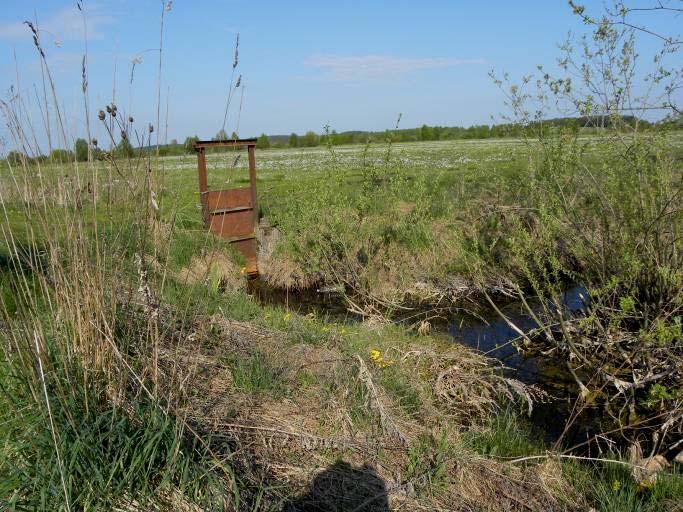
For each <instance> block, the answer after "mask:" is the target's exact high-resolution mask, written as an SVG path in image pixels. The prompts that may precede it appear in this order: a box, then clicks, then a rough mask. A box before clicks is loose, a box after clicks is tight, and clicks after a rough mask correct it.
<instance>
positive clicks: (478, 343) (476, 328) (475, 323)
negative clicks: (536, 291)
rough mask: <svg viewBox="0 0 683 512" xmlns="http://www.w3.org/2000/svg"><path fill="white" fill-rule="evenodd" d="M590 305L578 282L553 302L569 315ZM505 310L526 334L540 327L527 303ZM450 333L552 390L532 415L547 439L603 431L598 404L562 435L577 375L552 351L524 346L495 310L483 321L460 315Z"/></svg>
mask: <svg viewBox="0 0 683 512" xmlns="http://www.w3.org/2000/svg"><path fill="white" fill-rule="evenodd" d="M587 304H588V294H587V291H586V289H585V288H583V287H581V286H576V287H572V288H569V289H567V290H566V292H565V293H564V295H563V297H562V300H561V304H559V305H553V304H551V306H557V307H561V308H563V310H564V311H565V314H566V315H569V316H580V315H582V314H583V311H584V310H585V308H586V306H587ZM529 305H530V307H531V308H532V309H534V310H535V311H537V310H540V309H541V306H542V304H540V303H539V302H538V301H537V302H536V303H530V304H529ZM500 309H501V311H502V312H503V313H504V314H505V316H506V317H508V318H509V319H510V320H511V321H512V323H514V324H515V325H516V326H517V327H518V328H519V329H520V330H522V331H524V332H525V333H528V332H530V331H532V330H534V329H536V328H537V327H539V326H538V324H537V323H536V322H535V321H534V319H533V318H532V317H531V316H530V315H529V314H528V312H527V310H526V308H524V307H523V305H522V304H519V303H515V304H509V305H507V306H505V307H502V308H500ZM449 332H450V334H451V335H452V336H453V338H454V339H455V340H456V341H457V342H459V343H462V344H464V345H467V346H468V347H471V348H474V349H477V350H479V351H481V352H483V353H484V354H486V355H487V356H489V357H492V358H495V359H498V360H499V361H500V362H501V363H502V364H503V365H504V366H505V368H506V370H505V373H506V375H507V376H509V377H513V378H516V379H518V380H520V381H522V382H524V383H525V384H534V385H536V386H538V387H539V388H541V389H542V390H544V391H545V392H547V393H548V394H549V395H550V396H549V398H547V399H546V400H545V401H544V402H543V403H536V404H534V408H533V412H532V414H531V416H530V418H529V421H530V423H531V425H532V430H533V431H534V432H535V433H536V434H537V435H539V436H541V437H542V438H543V439H544V440H545V441H546V442H548V443H554V442H556V441H558V439H560V437H562V439H561V444H562V445H563V446H566V447H571V446H574V445H576V444H579V443H581V442H583V441H587V440H588V439H589V438H590V437H591V436H593V435H594V434H596V433H598V432H600V431H601V430H600V427H601V425H600V423H601V410H600V408H599V407H598V406H596V407H595V408H594V409H591V410H585V411H584V412H583V413H582V414H581V415H580V416H579V418H578V420H577V421H575V422H574V424H573V425H572V426H571V427H570V428H569V429H568V430H567V432H565V433H564V436H563V435H562V434H563V432H564V429H565V425H566V422H567V420H568V419H569V418H570V416H571V413H572V408H573V407H574V404H575V399H576V396H577V393H578V389H577V385H576V382H575V380H574V378H573V377H572V375H571V374H570V373H569V371H568V370H567V367H566V366H565V364H564V362H563V361H560V360H558V359H557V358H555V357H553V356H552V355H545V354H540V353H536V354H529V353H528V352H523V351H521V350H520V349H518V344H517V343H516V342H517V341H521V340H520V339H519V338H520V336H519V334H518V333H517V332H516V331H515V330H514V329H512V328H511V327H510V326H509V325H508V323H507V322H506V321H505V320H504V319H502V318H501V317H500V315H499V314H498V313H496V312H495V311H492V312H491V313H490V314H488V315H486V316H485V317H484V319H483V321H482V320H481V319H474V318H459V319H457V321H456V322H454V323H452V324H451V325H450V326H449Z"/></svg>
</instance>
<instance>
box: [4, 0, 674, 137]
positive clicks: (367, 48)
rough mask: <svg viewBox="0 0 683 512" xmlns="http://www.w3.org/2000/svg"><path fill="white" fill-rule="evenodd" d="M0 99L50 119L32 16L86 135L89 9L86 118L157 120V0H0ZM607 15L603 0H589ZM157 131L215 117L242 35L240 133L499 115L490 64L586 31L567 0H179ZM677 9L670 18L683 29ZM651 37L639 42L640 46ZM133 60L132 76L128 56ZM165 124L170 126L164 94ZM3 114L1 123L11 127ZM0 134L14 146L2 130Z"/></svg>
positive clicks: (164, 133) (538, 54) (523, 67)
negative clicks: (110, 109)
mask: <svg viewBox="0 0 683 512" xmlns="http://www.w3.org/2000/svg"><path fill="white" fill-rule="evenodd" d="M0 3H1V4H2V9H0V97H2V98H7V97H8V96H10V95H11V94H12V91H14V92H17V91H18V92H19V94H20V96H21V98H22V99H23V101H24V103H25V104H26V105H32V106H27V109H26V115H27V116H30V118H31V119H32V122H33V123H34V124H35V125H39V124H40V112H39V111H38V110H37V107H36V104H37V102H36V95H38V96H39V97H41V98H42V95H43V86H42V83H43V82H42V80H41V67H40V63H39V60H38V56H37V53H36V50H35V48H34V46H33V42H32V39H31V36H30V33H29V30H28V28H27V27H26V25H23V24H22V22H23V21H24V20H32V21H34V22H35V21H36V20H37V24H38V26H39V27H40V29H41V32H40V35H41V42H42V44H43V47H44V50H45V53H46V57H47V61H48V65H49V67H50V70H51V72H52V74H53V77H54V82H55V86H56V91H57V96H58V98H59V103H60V106H61V108H62V111H63V113H64V114H63V115H64V119H65V128H66V131H67V132H68V137H69V138H71V139H73V138H75V137H77V136H83V135H84V131H85V114H84V100H83V95H82V92H81V74H82V73H81V66H82V57H83V54H84V51H85V46H86V38H85V37H84V30H83V12H84V13H85V18H86V21H87V47H88V48H87V50H88V87H89V98H90V108H91V112H92V115H91V117H92V119H91V122H92V123H93V124H94V125H95V126H96V128H94V132H95V134H99V136H100V137H103V136H104V134H103V133H100V132H101V131H102V128H101V127H97V126H98V121H97V119H96V114H97V111H98V110H99V109H100V108H103V107H104V106H105V105H106V104H108V103H111V102H112V98H115V99H114V101H115V102H116V104H117V105H118V108H119V111H121V112H123V113H124V114H125V115H126V116H128V115H132V116H133V117H134V118H135V120H136V125H138V126H143V125H146V124H147V123H148V122H152V123H153V124H156V118H157V88H158V66H159V52H158V48H159V38H160V18H161V12H162V9H163V6H164V5H165V4H168V2H162V1H161V0H81V3H82V4H83V11H79V10H78V9H77V7H76V4H77V0H0ZM583 3H584V4H586V5H587V6H588V7H589V9H593V11H594V12H598V11H600V9H601V6H602V1H600V0H586V1H585V2H583ZM163 19H164V32H163V34H164V37H163V53H162V76H161V97H162V99H161V111H162V114H161V125H162V129H161V132H160V135H161V137H162V142H163V139H168V140H171V139H178V140H180V141H182V140H184V138H185V137H186V136H188V135H198V136H199V137H200V138H210V137H212V136H214V135H215V134H216V132H217V131H218V130H219V129H220V128H221V126H222V124H223V119H224V109H225V104H226V97H227V91H228V83H229V80H230V76H231V73H230V72H231V69H232V63H233V48H234V43H235V37H236V34H237V33H239V37H240V42H239V64H238V67H237V68H236V71H235V78H236V76H237V75H240V74H241V75H242V86H241V88H240V89H237V92H236V94H235V96H234V98H233V100H232V102H231V103H232V104H231V109H230V114H229V117H228V124H227V131H228V133H231V132H232V131H233V130H235V129H236V128H237V117H238V110H239V104H240V97H241V93H242V92H243V97H242V109H241V112H240V113H239V122H240V124H239V134H240V135H241V136H255V135H258V134H260V133H268V134H287V133H290V132H297V133H304V132H305V131H308V130H313V131H316V132H321V131H322V130H323V127H324V126H325V125H329V126H330V128H331V129H335V130H337V131H345V130H354V129H357V130H384V129H387V128H392V127H393V126H394V125H395V123H396V119H397V116H398V114H399V113H401V114H402V118H401V126H402V127H405V128H409V127H415V126H420V125H422V124H429V125H443V126H454V125H459V126H468V125H471V124H480V123H487V124H490V123H491V122H492V119H500V117H501V115H502V114H504V113H505V106H504V97H503V94H502V93H501V91H500V90H499V89H498V87H497V86H496V85H495V84H494V83H493V81H492V80H491V78H490V77H489V72H490V71H492V70H494V71H495V72H496V73H499V74H501V73H503V72H508V73H509V74H510V75H511V76H512V77H521V76H523V75H525V74H527V73H531V72H534V71H535V70H536V66H537V65H539V64H545V65H552V63H553V62H555V59H556V57H557V56H558V55H559V51H558V44H559V43H561V42H562V41H563V40H565V39H566V37H567V34H568V33H569V32H570V31H572V32H574V33H582V32H585V31H586V28H585V27H584V26H583V24H582V22H581V21H580V20H579V19H577V17H576V16H574V15H573V14H572V12H571V9H570V8H569V6H568V5H567V3H566V1H565V0H519V1H509V0H488V1H483V2H482V1H476V2H475V1H471V0H470V1H466V0H444V1H429V0H423V1H420V2H416V1H414V0H413V1H410V2H408V1H403V0H393V1H389V0H386V1H380V0H374V1H373V0H368V1H365V2H360V1H356V2H348V1H344V0H337V1H335V2H323V1H320V0H317V1H314V2H311V1H307V0H301V1H289V2H285V1H281V0H279V1H270V0H261V1H259V2H244V1H233V0H192V1H190V0H175V1H173V2H172V3H171V5H170V8H169V9H166V11H164V18H163ZM680 21H681V19H676V18H675V17H668V18H665V19H664V21H663V25H662V23H661V22H660V27H661V28H662V30H664V31H668V32H669V33H676V32H680V29H678V28H677V27H678V25H679V23H680ZM648 44H649V45H651V46H652V45H653V44H654V42H653V41H645V45H646V46H647V45H648ZM134 60H135V61H136V62H137V63H136V65H135V70H134V74H133V81H132V83H131V67H132V62H133V61H134ZM167 104H168V129H167V130H166V128H165V126H166V111H167V108H166V105H167ZM3 124H4V123H3ZM0 137H3V138H4V139H5V142H6V144H9V145H11V140H9V139H11V137H10V136H9V134H8V131H7V129H6V128H4V127H3V128H0Z"/></svg>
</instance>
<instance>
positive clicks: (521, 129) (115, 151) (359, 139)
mask: <svg viewBox="0 0 683 512" xmlns="http://www.w3.org/2000/svg"><path fill="white" fill-rule="evenodd" d="M613 122H614V119H613V118H610V117H604V118H596V117H590V118H588V117H579V118H576V117H560V118H555V119H547V120H544V121H542V122H537V123H532V124H531V125H527V126H522V125H520V124H512V123H508V124H493V125H487V124H481V125H474V126H470V127H468V128H465V127H462V126H429V125H426V124H425V125H422V126H421V127H419V128H400V129H394V130H384V131H363V130H352V131H345V132H336V131H335V130H325V131H324V132H323V133H316V132H314V131H308V132H306V133H304V134H302V135H299V134H297V133H291V134H289V135H266V134H265V133H262V134H261V135H260V136H259V137H258V138H257V141H258V142H257V146H256V147H258V148H260V149H267V148H306V147H315V146H319V145H328V144H332V145H340V144H366V143H368V142H384V141H387V140H391V141H392V142H419V141H437V140H468V139H470V140H475V139H497V138H505V137H521V136H522V135H524V134H525V133H529V130H532V131H533V130H539V129H555V128H567V129H572V130H580V131H581V132H582V133H585V134H586V135H589V134H591V133H599V132H600V130H601V129H603V128H609V127H611V125H612V123H613ZM619 123H621V124H622V125H623V126H634V125H635V124H636V123H638V124H639V128H640V129H645V130H647V129H650V128H652V127H663V126H664V127H668V128H669V129H674V130H679V129H683V117H679V118H677V119H664V120H662V121H658V122H657V123H651V122H649V121H646V120H644V119H637V118H636V117H634V116H623V117H621V118H619ZM236 138H239V137H238V135H237V134H236V133H234V132H233V133H232V134H231V135H228V134H227V133H226V132H225V131H224V130H220V131H219V132H218V133H216V135H215V136H214V137H213V138H212V140H231V139H236ZM197 140H199V138H198V137H197V136H190V137H187V138H186V139H185V141H184V142H182V143H180V142H178V141H177V140H176V139H173V140H171V141H170V143H169V144H164V145H162V146H160V147H159V154H160V155H161V156H167V155H180V154H183V153H193V152H194V150H193V148H192V144H193V143H194V142H195V141H197ZM93 142H94V144H93V145H91V146H90V151H92V153H93V155H94V156H95V158H97V159H107V158H110V157H111V156H119V157H121V156H126V157H131V156H133V155H134V154H136V153H140V152H143V153H146V152H156V145H151V146H147V147H144V148H135V147H133V145H132V144H131V143H130V142H129V140H128V138H127V137H124V138H122V139H121V141H120V142H119V144H118V146H116V147H115V148H108V149H106V150H105V149H103V148H100V147H98V146H97V142H96V141H93ZM88 149H89V148H88V143H87V142H86V141H85V140H84V139H77V140H76V143H75V145H74V148H73V150H66V149H62V148H57V149H53V150H52V153H51V154H50V156H49V157H48V156H45V155H38V156H36V155H28V156H26V155H23V154H22V153H21V152H19V151H10V152H9V153H8V154H7V156H6V159H7V160H9V161H11V162H12V163H18V162H19V161H21V160H22V159H23V158H27V157H28V158H29V159H37V160H51V161H57V162H69V161H73V160H78V161H86V160H87V159H88ZM216 151H220V150H216Z"/></svg>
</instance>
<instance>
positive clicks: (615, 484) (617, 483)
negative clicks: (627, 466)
mask: <svg viewBox="0 0 683 512" xmlns="http://www.w3.org/2000/svg"><path fill="white" fill-rule="evenodd" d="M619 489H621V482H620V481H619V480H615V481H614V482H612V490H613V491H615V492H616V491H618V490H619Z"/></svg>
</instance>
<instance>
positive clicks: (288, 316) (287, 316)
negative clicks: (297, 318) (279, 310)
mask: <svg viewBox="0 0 683 512" xmlns="http://www.w3.org/2000/svg"><path fill="white" fill-rule="evenodd" d="M290 318H292V314H291V313H285V316H283V317H282V319H283V320H284V321H285V322H289V319H290Z"/></svg>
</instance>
